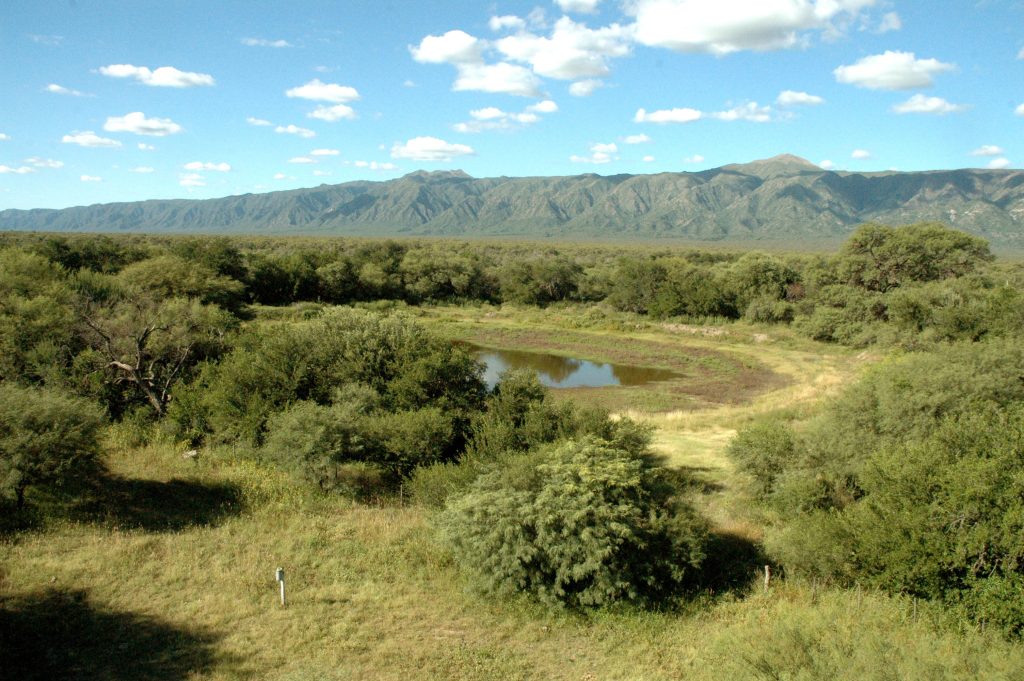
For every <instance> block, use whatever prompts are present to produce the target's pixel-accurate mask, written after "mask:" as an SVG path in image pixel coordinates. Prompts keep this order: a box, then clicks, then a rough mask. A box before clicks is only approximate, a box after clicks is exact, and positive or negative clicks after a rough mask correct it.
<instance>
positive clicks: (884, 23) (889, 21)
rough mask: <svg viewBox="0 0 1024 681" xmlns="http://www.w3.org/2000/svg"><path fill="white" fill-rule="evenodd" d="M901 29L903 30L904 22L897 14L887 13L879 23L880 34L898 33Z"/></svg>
mask: <svg viewBox="0 0 1024 681" xmlns="http://www.w3.org/2000/svg"><path fill="white" fill-rule="evenodd" d="M901 28H903V20H902V19H900V15H899V14H896V12H886V13H885V14H884V15H882V20H881V21H880V22H879V23H878V33H888V32H890V31H898V30H900V29H901Z"/></svg>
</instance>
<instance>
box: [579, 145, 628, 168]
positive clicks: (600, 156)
mask: <svg viewBox="0 0 1024 681" xmlns="http://www.w3.org/2000/svg"><path fill="white" fill-rule="evenodd" d="M618 151H619V148H618V146H617V145H616V144H615V143H614V142H610V143H607V144H605V143H601V142H598V143H597V144H592V145H590V156H577V155H575V154H574V155H572V156H570V157H569V160H570V161H572V162H573V163H593V164H596V165H603V164H605V163H611V162H612V161H613V160H617V159H615V158H614V157H613V156H612V154H615V153H617V152H618Z"/></svg>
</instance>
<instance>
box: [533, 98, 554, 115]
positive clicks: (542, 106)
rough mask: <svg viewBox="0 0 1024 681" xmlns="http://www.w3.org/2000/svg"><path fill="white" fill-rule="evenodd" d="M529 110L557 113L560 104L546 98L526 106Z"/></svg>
mask: <svg viewBox="0 0 1024 681" xmlns="http://www.w3.org/2000/svg"><path fill="white" fill-rule="evenodd" d="M526 110H527V111H534V112H536V113H555V112H556V111H558V105H557V104H555V103H554V102H553V101H551V100H550V99H545V100H544V101H543V102H537V103H536V104H531V105H530V106H528V107H526Z"/></svg>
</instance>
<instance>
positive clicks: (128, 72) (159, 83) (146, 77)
mask: <svg viewBox="0 0 1024 681" xmlns="http://www.w3.org/2000/svg"><path fill="white" fill-rule="evenodd" d="M99 71H100V73H102V74H103V75H104V76H110V77H111V78H134V79H135V80H137V81H139V82H140V83H143V84H145V85H150V86H152V87H197V86H203V85H213V84H214V83H215V81H214V79H213V76H211V75H210V74H208V73H194V72H192V71H179V70H178V69H176V68H174V67H173V66H161V67H160V68H157V69H154V70H150V69H149V68H147V67H145V66H133V65H132V64H111V65H109V66H101V67H100V69H99Z"/></svg>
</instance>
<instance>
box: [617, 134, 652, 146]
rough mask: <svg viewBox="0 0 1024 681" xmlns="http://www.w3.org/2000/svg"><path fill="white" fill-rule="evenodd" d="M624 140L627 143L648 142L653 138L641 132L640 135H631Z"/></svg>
mask: <svg viewBox="0 0 1024 681" xmlns="http://www.w3.org/2000/svg"><path fill="white" fill-rule="evenodd" d="M622 141H623V142H625V143H626V144H646V143H647V142H650V141H651V138H650V137H648V136H647V135H644V134H642V133H641V134H639V135H629V136H628V137H626V138H624V139H623V140H622Z"/></svg>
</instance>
